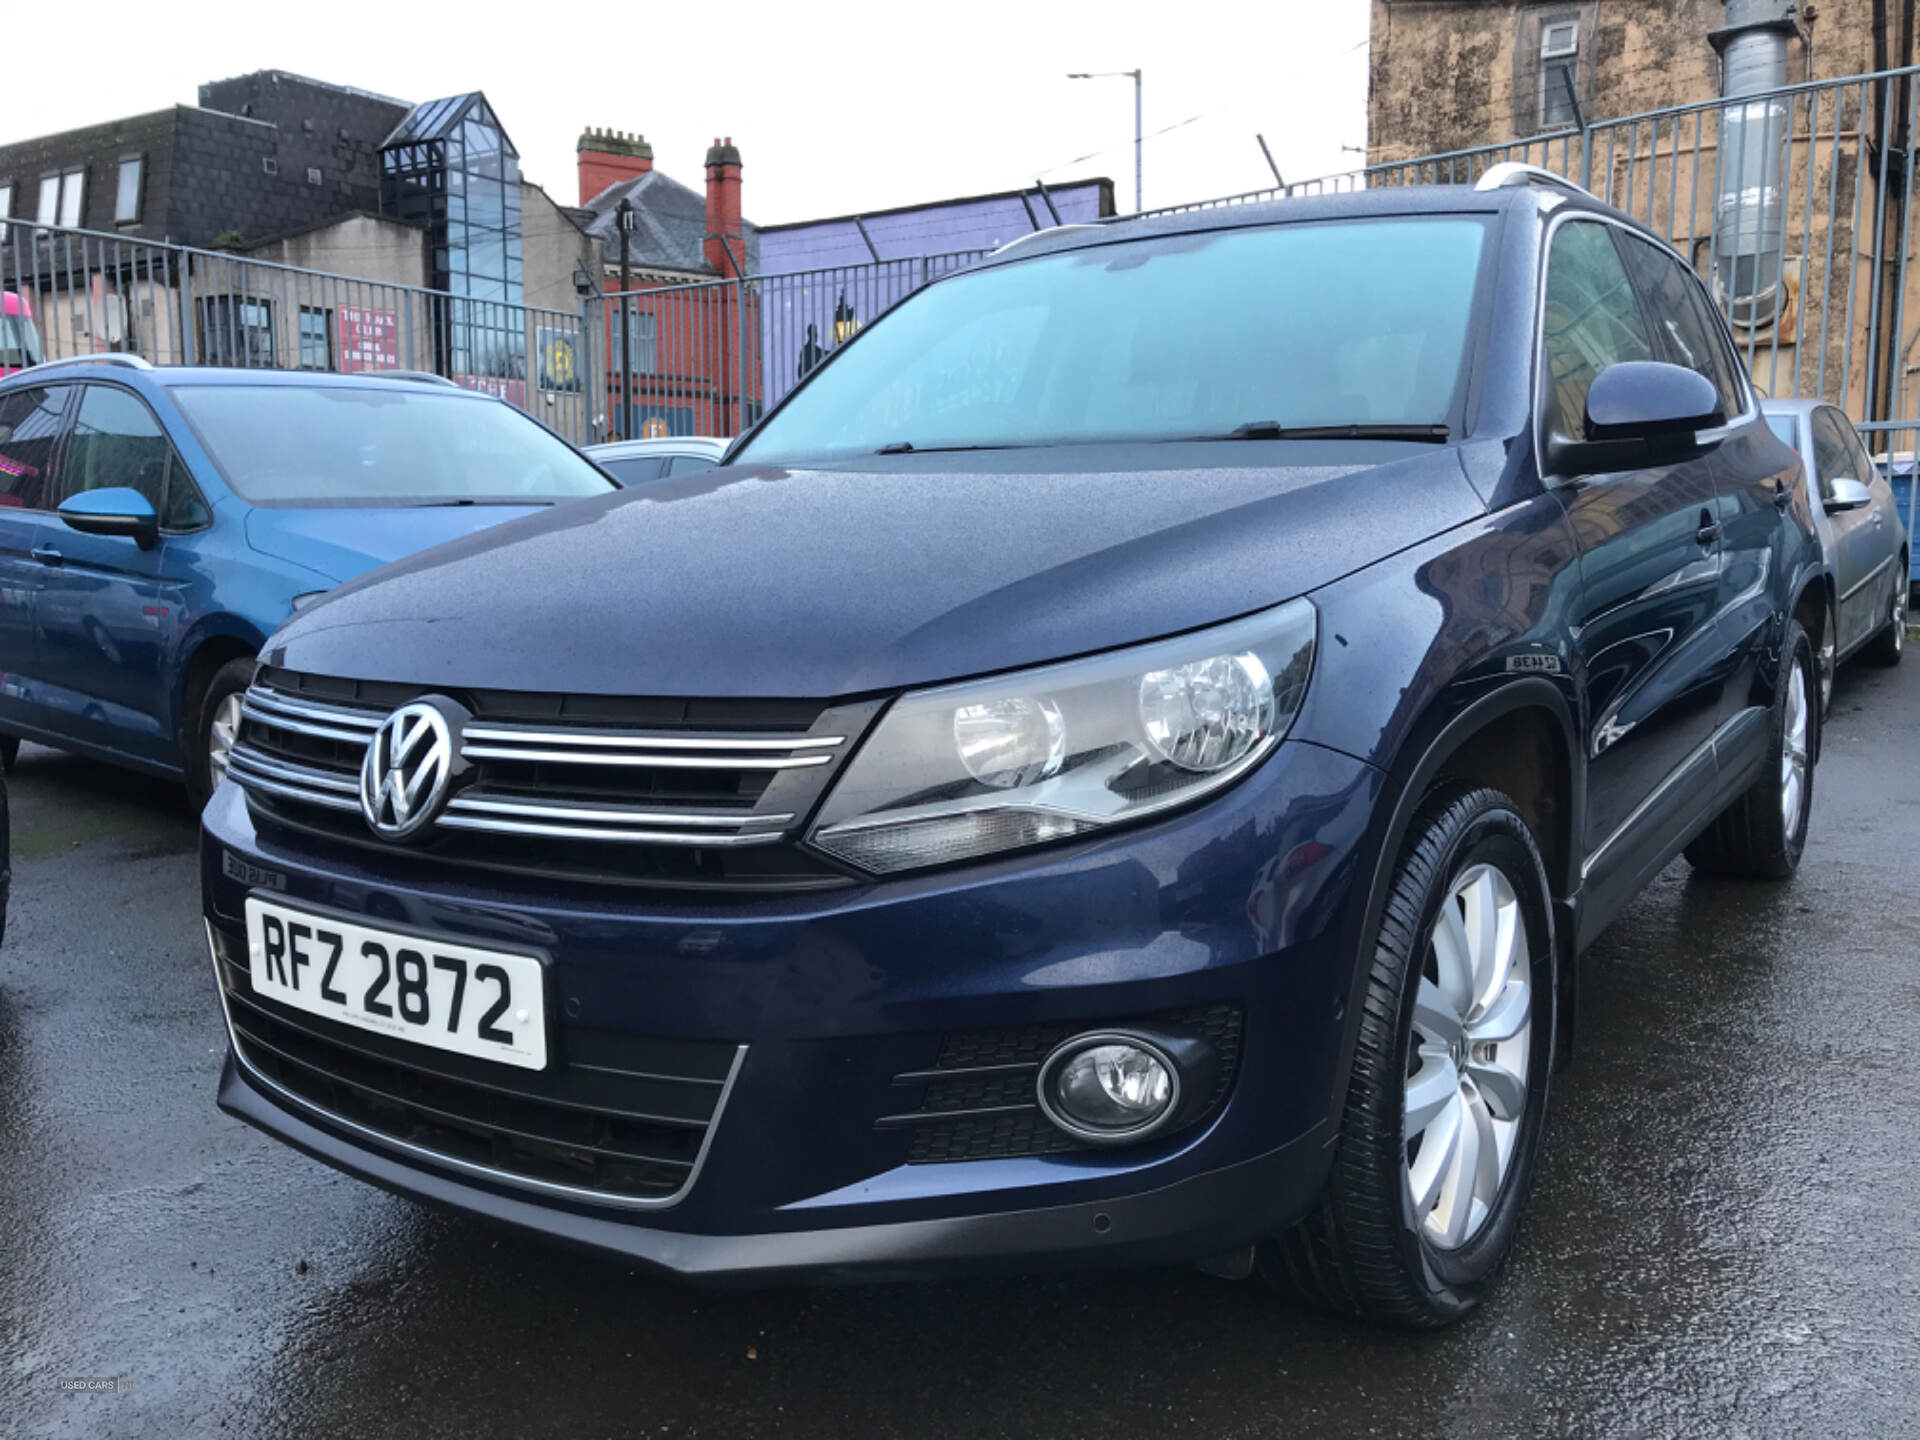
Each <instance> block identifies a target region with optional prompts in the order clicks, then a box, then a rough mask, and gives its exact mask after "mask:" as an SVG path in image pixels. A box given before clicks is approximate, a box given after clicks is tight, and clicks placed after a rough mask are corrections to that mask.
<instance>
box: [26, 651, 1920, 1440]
mask: <svg viewBox="0 0 1920 1440" xmlns="http://www.w3.org/2000/svg"><path fill="white" fill-rule="evenodd" d="M11 789H12V801H13V826H14V829H13V846H14V851H13V853H14V896H13V906H12V913H11V914H10V916H9V917H8V922H7V930H6V938H5V943H4V946H0V1436H5V1437H13V1436H16V1435H18V1436H74V1437H89V1440H91V1437H112V1436H158V1437H167V1440H175V1437H193V1436H213V1435H234V1436H270V1437H276V1440H278V1437H308V1436H314V1437H318V1436H368V1437H388V1436H396V1437H397V1436H412V1435H421V1436H441V1435H444V1436H457V1437H461V1440H478V1437H494V1436H501V1437H535V1436H549V1435H551V1436H566V1437H570V1440H583V1437H597V1436H627V1435H633V1436H639V1435H650V1436H693V1435H699V1436H749V1435H752V1436H771V1435H778V1436H782V1437H793V1440H799V1437H813V1436H820V1437H829V1436H830V1437H835V1440H847V1437H865V1436H911V1437H938V1436H964V1437H966V1440H987V1437H995V1436H1045V1435H1063V1436H1102V1437H1104V1436H1127V1435H1137V1436H1177V1435H1203V1436H1255V1435H1258V1436H1269V1435H1271V1436H1279V1435H1315V1436H1320V1435H1340V1436H1345V1435H1387V1436H1394V1435H1411V1434H1422V1435H1430V1436H1452V1435H1460V1436H1465V1435H1474V1436H1495V1435H1549V1436H1563V1435H1632V1436H1639V1435H1714V1436H1724V1435H1759V1436H1773V1435H1815V1434H1819V1435H1850V1436H1851V1435H1858V1436H1874V1437H1881V1436H1898V1435H1912V1434H1920V1298H1917V1296H1920V1224H1916V1223H1915V1221H1916V1210H1917V1209H1920V1144H1917V1143H1916V1141H1917V1140H1920V1064H1916V1057H1920V967H1917V965H1916V960H1917V958H1920V663H1910V664H1908V665H1907V666H1905V667H1904V668H1903V669H1901V670H1898V671H1894V672H1883V671H1875V670H1871V669H1862V668H1857V667H1852V668H1849V669H1848V670H1846V671H1843V672H1842V675H1841V680H1840V686H1839V691H1838V695H1837V697H1836V703H1835V712H1834V715H1833V718H1832V721H1831V723H1830V725H1829V729H1828V732H1827V746H1826V754H1825V757H1824V760H1823V763H1822V764H1821V766H1820V768H1819V771H1818V779H1817V786H1816V798H1815V810H1814V817H1813V833H1812V836H1811V839H1810V841H1809V845H1808V850H1807V857H1806V861H1805V864H1804V865H1803V867H1802V868H1801V871H1800V873H1799V876H1798V877H1797V878H1796V879H1795V880H1794V881H1792V882H1791V883H1790V884H1787V885H1784V886H1779V887H1769V886H1755V885H1738V884H1730V883H1724V882H1706V881H1696V880H1694V879H1693V878H1691V876H1690V874H1689V872H1688V870H1687V868H1686V866H1685V864H1684V863H1678V864H1676V865H1675V866H1674V867H1673V868H1671V869H1669V870H1668V871H1667V872H1666V873H1665V874H1664V875H1662V876H1661V877H1660V879H1659V881H1658V882H1657V883H1656V884H1655V885H1654V886H1653V887H1652V888H1651V889H1650V890H1649V891H1648V893H1647V894H1646V895H1645V896H1643V897H1642V898H1641V900H1640V901H1639V902H1638V903H1637V904H1636V905H1635V906H1634V907H1633V909H1632V910H1631V911H1630V912H1629V913H1628V914H1627V915H1626V916H1624V917H1623V918H1622V919H1621V920H1620V921H1619V922H1618V923H1617V924H1616V925H1615V926H1614V928H1613V929H1612V930H1611V931H1610V932H1609V934H1608V935H1607V936H1606V937H1605V938H1604V939H1603V940H1602V941H1601V942H1600V944H1599V945H1598V946H1597V947H1596V948H1595V949H1594V950H1592V951H1590V952H1589V954H1588V956H1587V960H1586V963H1585V965H1584V968H1583V971H1582V976H1583V979H1582V997H1581V1020H1582V1033H1581V1037H1580V1043H1579V1049H1578V1055H1577V1059H1576V1062H1575V1064H1574V1067H1573V1068H1572V1069H1571V1070H1570V1071H1568V1072H1566V1073H1565V1074H1564V1075H1562V1076H1560V1077H1559V1079H1558V1080H1556V1082H1555V1088H1554V1108H1553V1111H1552V1113H1551V1115H1550V1117H1549V1122H1548V1132H1547V1141H1546V1153H1545V1159H1544V1169H1543V1172H1542V1174H1541V1177H1540V1182H1539V1184H1538V1186H1537V1187H1536V1190H1535V1193H1534V1196H1533V1201H1532V1205H1531V1208H1530V1211H1529V1213H1528V1215H1527V1217H1526V1219H1525V1220H1524V1222H1523V1224H1522V1227H1521V1231H1520V1236H1519V1241H1518V1244H1517V1247H1516V1250H1515V1253H1514V1256H1513V1260H1512V1263H1511V1266H1510V1269H1509V1271H1508V1273H1507V1275H1506V1277H1505V1281H1504V1283H1503V1285H1502V1286H1501V1288H1500V1289H1499V1291H1498V1292H1497V1294H1496V1295H1495V1297H1494V1298H1493V1300H1492V1301H1491V1302H1490V1303H1489V1304H1488V1305H1487V1307H1486V1308H1485V1309H1484V1310H1483V1311H1482V1312H1481V1313H1480V1314H1479V1315H1477V1316H1476V1317H1475V1318H1473V1319H1472V1320H1471V1321H1469V1322H1468V1323H1466V1324H1464V1325H1462V1326H1460V1327H1459V1328H1457V1329H1454V1330H1452V1331H1450V1332H1447V1333H1444V1334H1441V1335H1436V1336H1406V1335H1397V1334H1382V1333H1376V1332H1372V1331H1368V1330H1365V1329H1361V1328H1358V1327H1355V1326H1353V1325H1349V1324H1345V1323H1342V1322H1338V1321H1334V1320H1328V1319H1324V1318H1321V1317H1319V1316H1315V1315H1310V1314H1304V1313H1301V1312H1298V1311H1295V1310H1291V1309H1288V1308H1286V1307H1284V1306H1282V1305H1280V1304H1278V1303H1276V1302H1274V1301H1272V1300H1271V1299H1269V1298H1268V1297H1267V1296H1265V1295H1263V1294H1262V1293H1261V1292H1260V1291H1258V1290H1256V1289H1255V1288H1253V1287H1252V1286H1250V1285H1244V1284H1235V1283H1232V1282H1228V1281H1222V1280H1216V1279H1212V1278H1209V1277H1207V1276H1203V1275H1200V1274H1198V1273H1189V1272H1184V1271H1182V1272H1136V1273H1122V1274H1102V1275H1095V1276H1078V1277H1054V1278H1045V1279H1036V1280H994V1281H975V1282H947V1283H941V1284H918V1285H897V1286H873V1287H864V1288H857V1289H839V1290H834V1289H804V1290H776V1291H761V1292H748V1293H722V1294H715V1293H710V1292H702V1291H696V1290H691V1289H686V1288H682V1287H679V1286H676V1285H673V1284H669V1283H666V1282H662V1281H658V1280H654V1279H650V1278H647V1277H644V1276H635V1275H633V1274H630V1273H629V1272H627V1271H626V1270H625V1269H623V1268H620V1267H618V1266H615V1265H610V1264H607V1263H603V1262H601V1261H598V1260H595V1259H593V1258H590V1257H583V1256H579V1255H575V1254H572V1253H568V1252H562V1251H557V1250H554V1249H550V1248H548V1247H546V1246H544V1245H542V1244H539V1243H536V1242H533V1241H528V1240H522V1239H519V1238H515V1237H513V1236H510V1235H506V1234H503V1233H500V1232H497V1231H494V1230H491V1229H487V1228H485V1227H483V1226H481V1225H478V1224H475V1223H471V1222H468V1221H465V1220H462V1219H459V1218H454V1217H449V1216H445V1215H439V1214H434V1213H430V1212H428V1211H425V1210H422V1209H418V1208H416V1207H415V1206H413V1205H411V1204H409V1203H408V1202H406V1201H403V1200H399V1199H395V1198H392V1197H390V1196H387V1195H385V1194H383V1193H381V1192H379V1191H376V1190H373V1189H371V1188H369V1187H367V1186H365V1185H362V1184H359V1183H357V1182H355V1181H352V1180H349V1179H346V1178H345V1177H343V1176H340V1175H337V1174H335V1173H333V1172H332V1171H330V1170H327V1169H325V1168H324V1167H322V1166H320V1165H318V1164H316V1163H315V1162H313V1161H310V1160H307V1159H305V1158H304V1157H302V1156H300V1155H298V1154H296V1153H294V1152H293V1151H291V1150H287V1149H284V1148H282V1147H281V1146H279V1145H277V1144H275V1143H273V1142H271V1141H269V1140H267V1139H265V1138H264V1137H263V1136H261V1135H259V1134H257V1133H255V1132H253V1131H252V1130H250V1129H247V1128H246V1127H244V1126H242V1125H240V1124H239V1123H238V1122H236V1121H232V1120H229V1119H227V1118H226V1117H224V1116H222V1115H221V1114H220V1113H219V1112H218V1111H216V1110H215V1108H214V1104H213V1093H214V1085H215V1080H216V1078H217V1076H218V1074H219V1070H220V1063H221V1056H222V1053H223V1046H224V1037H223V1033H222V1029H221V1025H220V1020H219V1015H218V1008H217V1004H216V1001H215V998H214V994H213V984H212V977H211V975H210V973H209V968H208V964H207V960H206V955H205V949H204V942H203V940H202V938H201V934H200V924H199V919H198V897H197V892H196V878H195V863H194V853H193V852H194V843H195V838H194V825H193V821H192V819H191V817H190V816H189V815H188V814H187V813H186V808H185V802H184V801H183V800H182V799H181V797H180V795H179V792H178V791H177V790H174V789H171V788H169V787H167V786H164V785H160V784H156V783H152V782H148V781H145V780H141V779H138V778H135V777H130V776H127V775H123V774H120V773H117V772H114V771H111V770H108V769H105V768H103V767H99V766H94V765H90V764H87V763H85V762H81V761H77V760H72V759H68V758H66V757H63V756H60V755H56V754H54V753H52V752H50V751H46V750H39V749H34V748H31V747H30V748H28V749H27V750H26V751H24V752H23V753H22V756H21V759H20V763H19V766H18V767H17V769H16V771H15V773H14V774H13V776H12V777H11ZM79 1378H96V1379H107V1378H113V1379H118V1380H122V1381H124V1382H126V1388H125V1389H124V1390H123V1391H120V1392H114V1393H102V1392H88V1393H76V1392H74V1391H72V1390H70V1389H64V1388H62V1384H61V1382H62V1381H63V1380H72V1379H79Z"/></svg>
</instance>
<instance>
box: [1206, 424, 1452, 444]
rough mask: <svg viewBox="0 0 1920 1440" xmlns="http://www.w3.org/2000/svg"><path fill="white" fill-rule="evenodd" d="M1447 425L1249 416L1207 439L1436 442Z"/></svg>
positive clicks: (1444, 437) (1442, 440)
mask: <svg viewBox="0 0 1920 1440" xmlns="http://www.w3.org/2000/svg"><path fill="white" fill-rule="evenodd" d="M1448 433H1449V432H1448V430H1447V427H1446V426H1444V425H1372V424H1368V423H1365V422H1361V423H1357V424H1352V425H1282V424H1281V423H1280V422H1279V421H1277V420H1249V421H1248V422H1247V423H1246V424H1244V425H1241V426H1237V427H1236V428H1235V429H1234V430H1233V431H1232V432H1231V433H1229V434H1226V435H1206V436H1202V437H1201V438H1202V439H1206V440H1418V441H1424V442H1425V443H1427V444H1430V445H1434V444H1440V443H1442V442H1444V441H1445V440H1446V439H1447V438H1448Z"/></svg>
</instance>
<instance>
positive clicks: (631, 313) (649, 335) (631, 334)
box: [627, 300, 660, 375]
mask: <svg viewBox="0 0 1920 1440" xmlns="http://www.w3.org/2000/svg"><path fill="white" fill-rule="evenodd" d="M635 303H636V302H634V301H631V300H629V301H628V302H627V307H628V308H627V326H628V329H627V355H628V357H629V359H630V360H631V362H632V365H633V373H634V374H636V375H657V374H658V373H659V372H660V333H659V326H660V322H659V317H657V316H655V315H652V314H649V313H648V312H646V311H643V310H638V309H635V308H634V306H635Z"/></svg>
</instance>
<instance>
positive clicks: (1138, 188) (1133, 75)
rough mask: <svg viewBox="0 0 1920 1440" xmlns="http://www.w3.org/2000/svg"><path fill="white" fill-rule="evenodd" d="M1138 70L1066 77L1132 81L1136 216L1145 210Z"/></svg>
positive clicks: (1087, 72) (1080, 72)
mask: <svg viewBox="0 0 1920 1440" xmlns="http://www.w3.org/2000/svg"><path fill="white" fill-rule="evenodd" d="M1141 73H1142V72H1141V71H1139V70H1076V71H1073V72H1072V73H1071V74H1069V75H1068V76H1067V78H1068V79H1069V80H1107V79H1115V78H1124V79H1127V80H1131V81H1133V213H1134V214H1136V215H1138V214H1139V213H1141V211H1142V210H1144V209H1145V208H1146V206H1145V203H1144V202H1143V201H1142V200H1141V198H1140V196H1141V193H1142V188H1143V187H1142V185H1141V183H1140V172H1141V169H1142V166H1141V161H1140V141H1141V133H1140V77H1141Z"/></svg>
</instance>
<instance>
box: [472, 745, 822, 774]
mask: <svg viewBox="0 0 1920 1440" xmlns="http://www.w3.org/2000/svg"><path fill="white" fill-rule="evenodd" d="M460 753H461V754H462V755H464V756H465V757H466V758H467V759H469V760H519V761H524V762H526V763H528V764H534V765H624V766H635V767H644V768H646V769H649V770H803V769H807V768H809V767H811V766H814V765H831V764H832V763H833V756H831V755H781V756H767V755H682V754H677V753H671V754H670V753H663V752H658V751H632V750H532V749H523V748H522V747H520V746H518V745H462V746H461V747H460Z"/></svg>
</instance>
